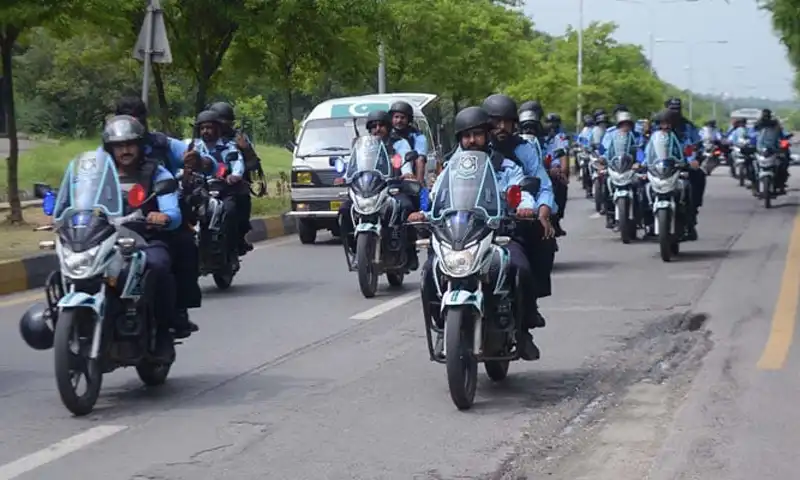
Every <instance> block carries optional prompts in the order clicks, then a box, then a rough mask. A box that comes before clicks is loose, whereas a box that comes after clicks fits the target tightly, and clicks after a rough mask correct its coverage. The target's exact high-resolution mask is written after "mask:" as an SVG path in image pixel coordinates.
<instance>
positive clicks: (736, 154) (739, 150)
mask: <svg viewBox="0 0 800 480" xmlns="http://www.w3.org/2000/svg"><path fill="white" fill-rule="evenodd" d="M752 150H753V147H752V146H751V145H750V140H749V139H747V138H740V139H739V140H738V141H737V142H736V145H734V146H733V153H732V156H733V169H734V172H735V176H736V178H737V179H738V180H739V186H740V187H743V186H744V184H745V181H746V180H747V179H749V178H751V175H750V168H751V163H752V159H751V158H750V155H752Z"/></svg>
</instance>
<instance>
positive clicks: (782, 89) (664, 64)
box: [524, 0, 795, 100]
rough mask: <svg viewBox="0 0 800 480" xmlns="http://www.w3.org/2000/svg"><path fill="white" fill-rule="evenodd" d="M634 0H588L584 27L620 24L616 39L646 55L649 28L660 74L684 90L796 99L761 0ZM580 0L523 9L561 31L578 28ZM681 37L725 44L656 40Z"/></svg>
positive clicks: (552, 0) (540, 2)
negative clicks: (636, 46)
mask: <svg viewBox="0 0 800 480" xmlns="http://www.w3.org/2000/svg"><path fill="white" fill-rule="evenodd" d="M633 1H634V0H626V1H623V0H583V4H584V7H583V11H584V13H583V19H584V25H588V24H589V23H590V22H592V21H605V22H608V21H613V22H616V23H617V24H618V25H619V29H618V30H617V33H616V34H615V38H616V39H617V40H618V41H620V42H625V43H636V44H639V45H642V46H643V47H644V52H645V54H646V55H647V56H648V58H650V52H649V38H650V37H649V34H650V32H652V33H653V36H654V38H655V39H656V42H655V46H654V53H653V57H654V58H655V62H654V65H655V68H656V71H657V72H658V75H659V76H660V77H661V78H663V79H665V80H666V81H668V82H670V83H672V84H674V85H677V86H679V87H681V88H689V89H691V90H692V91H694V92H698V93H711V94H717V95H720V94H723V93H727V94H729V95H731V96H734V97H766V98H769V99H774V100H791V99H793V98H795V92H794V90H793V88H792V78H793V76H794V69H793V68H792V66H791V65H790V63H789V61H788V60H787V59H786V49H785V47H784V46H783V45H782V44H781V43H780V41H779V40H778V37H777V36H776V35H775V33H774V31H773V30H772V25H771V23H770V16H769V12H765V11H762V10H759V9H758V7H757V5H756V0H729V2H730V4H726V3H725V1H724V0H699V1H698V2H696V3H689V2H686V3H681V2H679V1H678V2H677V3H664V0H637V3H632V2H633ZM668 1H670V2H676V0H668ZM579 3H580V0H526V5H525V8H524V11H525V13H526V14H527V15H528V16H529V17H531V18H532V19H533V21H534V23H535V25H536V29H537V30H542V31H545V32H547V33H550V34H555V35H560V34H563V33H564V31H565V30H566V28H567V26H568V25H573V26H577V24H578V18H579V14H578V12H579V10H578V5H579ZM684 38H690V39H692V41H693V42H720V41H727V42H728V43H727V44H719V43H718V44H712V43H705V44H702V43H694V44H692V43H689V44H686V43H659V42H658V39H662V40H683V39H684ZM688 65H691V69H689V68H687V66H688Z"/></svg>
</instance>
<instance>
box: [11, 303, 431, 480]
mask: <svg viewBox="0 0 800 480" xmlns="http://www.w3.org/2000/svg"><path fill="white" fill-rule="evenodd" d="M415 298H419V292H414V293H408V294H406V295H401V296H399V297H395V298H393V299H391V300H389V301H386V302H383V303H381V304H379V305H375V306H374V307H372V308H370V309H369V310H364V311H363V312H361V313H356V314H355V315H353V316H352V317H350V320H372V319H373V318H375V317H377V316H379V315H383V314H384V313H386V312H388V311H390V310H393V309H395V308H397V307H400V306H403V305H405V304H406V303H408V302H410V301H411V300H414V299H415ZM0 480H2V479H0Z"/></svg>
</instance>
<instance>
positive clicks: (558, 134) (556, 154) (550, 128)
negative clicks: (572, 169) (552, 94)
mask: <svg viewBox="0 0 800 480" xmlns="http://www.w3.org/2000/svg"><path fill="white" fill-rule="evenodd" d="M545 130H546V132H547V139H546V140H545V144H544V148H545V168H547V170H548V173H549V174H550V180H551V181H552V183H553V193H554V194H555V201H556V206H557V209H558V213H557V214H556V215H555V218H554V221H553V228H555V230H556V237H560V236H563V235H566V234H567V232H566V231H565V230H564V229H563V228H561V219H563V218H564V214H565V212H566V209H567V198H568V196H569V190H568V186H567V180H568V179H569V169H568V168H567V162H568V161H569V157H568V156H567V155H568V153H569V139H568V138H567V135H566V134H565V133H564V129H563V128H561V117H560V116H558V114H555V113H551V114H549V115H547V118H546V119H545ZM547 159H549V161H550V164H549V165H547ZM562 161H563V163H562Z"/></svg>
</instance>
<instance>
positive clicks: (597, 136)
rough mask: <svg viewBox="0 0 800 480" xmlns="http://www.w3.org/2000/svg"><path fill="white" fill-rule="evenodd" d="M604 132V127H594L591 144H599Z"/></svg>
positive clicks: (601, 141)
mask: <svg viewBox="0 0 800 480" xmlns="http://www.w3.org/2000/svg"><path fill="white" fill-rule="evenodd" d="M605 134H606V127H594V128H593V129H592V145H599V144H601V143H603V137H604V136H605Z"/></svg>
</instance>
